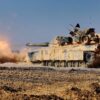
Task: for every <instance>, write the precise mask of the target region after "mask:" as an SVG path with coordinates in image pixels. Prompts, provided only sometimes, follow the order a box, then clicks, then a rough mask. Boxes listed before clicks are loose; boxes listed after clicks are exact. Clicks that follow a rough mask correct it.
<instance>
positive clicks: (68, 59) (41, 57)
mask: <svg viewBox="0 0 100 100" xmlns="http://www.w3.org/2000/svg"><path fill="white" fill-rule="evenodd" d="M69 34H70V36H56V37H55V38H54V39H53V40H52V41H51V42H50V43H41V44H39V45H38V44H31V45H30V44H27V46H40V45H41V46H43V47H41V48H40V49H39V50H36V51H32V52H29V57H30V61H31V62H32V63H37V64H42V65H44V66H56V67H86V66H88V65H89V64H91V63H92V62H93V60H94V51H95V49H96V48H97V45H98V44H99V41H100V38H99V34H96V33H95V29H94V28H88V29H87V30H81V29H80V25H79V24H77V25H76V26H75V27H74V29H73V31H70V32H69Z"/></svg>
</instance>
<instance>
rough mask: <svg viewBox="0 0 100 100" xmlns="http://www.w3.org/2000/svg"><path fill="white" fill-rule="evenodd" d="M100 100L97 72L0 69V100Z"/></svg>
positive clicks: (99, 79) (99, 84)
mask: <svg viewBox="0 0 100 100" xmlns="http://www.w3.org/2000/svg"><path fill="white" fill-rule="evenodd" d="M51 99H52V100H63V99H65V100H100V71H87V70H70V71H68V70H54V69H50V68H42V67H41V68H30V69H28V68H26V69H22V68H18V69H16V68H15V69H14V68H13V69H12V68H11V69H10V68H9V69H8V68H4V69H3V68H1V69H0V100H51Z"/></svg>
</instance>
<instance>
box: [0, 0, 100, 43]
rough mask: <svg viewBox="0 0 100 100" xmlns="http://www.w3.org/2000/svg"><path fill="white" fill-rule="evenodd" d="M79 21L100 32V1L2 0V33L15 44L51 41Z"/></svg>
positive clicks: (0, 1) (0, 0)
mask: <svg viewBox="0 0 100 100" xmlns="http://www.w3.org/2000/svg"><path fill="white" fill-rule="evenodd" d="M77 22H78V23H80V25H81V27H82V28H86V27H94V28H95V29H96V31H97V32H100V0H0V36H6V37H8V38H9V39H10V41H12V42H13V44H25V43H27V42H45V41H50V40H51V39H52V38H53V37H54V36H55V35H61V34H62V35H66V34H67V33H68V29H71V28H72V27H71V26H70V24H72V25H75V24H76V23H77Z"/></svg>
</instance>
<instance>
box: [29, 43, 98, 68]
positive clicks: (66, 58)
mask: <svg viewBox="0 0 100 100" xmlns="http://www.w3.org/2000/svg"><path fill="white" fill-rule="evenodd" d="M96 47H97V44H95V45H82V44H75V45H66V46H52V47H42V48H41V49H39V50H38V51H37V52H36V53H34V54H33V55H31V57H30V61H31V62H32V63H40V64H42V65H43V66H55V67H87V66H88V64H90V63H92V61H93V59H94V51H95V49H96Z"/></svg>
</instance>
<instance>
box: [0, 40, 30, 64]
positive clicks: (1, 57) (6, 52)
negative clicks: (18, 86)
mask: <svg viewBox="0 0 100 100" xmlns="http://www.w3.org/2000/svg"><path fill="white" fill-rule="evenodd" d="M27 52H28V50H27V49H23V50H21V51H20V52H13V51H12V49H11V45H10V42H9V41H8V40H7V39H0V63H5V62H14V63H17V62H25V61H26V60H27V58H28V55H27V54H28V53H27Z"/></svg>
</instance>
